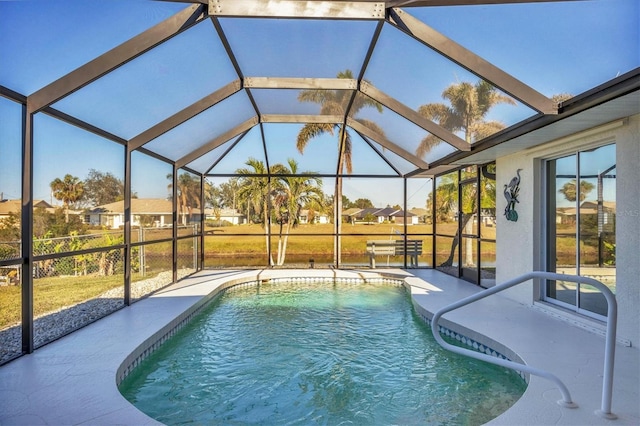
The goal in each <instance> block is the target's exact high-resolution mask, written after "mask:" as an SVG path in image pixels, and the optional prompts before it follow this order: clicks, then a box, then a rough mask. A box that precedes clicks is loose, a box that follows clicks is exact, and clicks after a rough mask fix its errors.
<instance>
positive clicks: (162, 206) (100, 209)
mask: <svg viewBox="0 0 640 426" xmlns="http://www.w3.org/2000/svg"><path fill="white" fill-rule="evenodd" d="M172 211H173V203H172V202H171V201H170V200H167V199H164V198H132V199H131V212H132V213H133V214H171V212H172ZM191 212H192V213H196V214H197V213H200V209H196V208H193V209H192V211H191ZM89 213H94V214H98V213H118V214H123V213H124V201H116V202H113V203H109V204H103V205H101V206H97V207H95V208H93V209H91V210H90V211H89Z"/></svg>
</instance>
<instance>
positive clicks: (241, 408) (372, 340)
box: [120, 283, 525, 425]
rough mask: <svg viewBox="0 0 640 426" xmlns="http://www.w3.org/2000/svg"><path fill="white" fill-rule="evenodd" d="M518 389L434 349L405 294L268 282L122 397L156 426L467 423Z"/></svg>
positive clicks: (195, 328)
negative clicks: (191, 425) (158, 424)
mask: <svg viewBox="0 0 640 426" xmlns="http://www.w3.org/2000/svg"><path fill="white" fill-rule="evenodd" d="M524 390H525V384H524V382H523V381H522V379H521V378H520V377H519V376H518V375H517V374H516V373H514V372H512V371H510V370H506V369H503V368H501V367H497V366H494V365H490V364H487V363H483V362H481V361H477V360H472V359H468V358H466V357H462V356H459V355H457V354H453V353H450V352H448V351H445V350H444V349H442V348H441V347H440V346H439V345H438V344H437V343H436V342H435V340H434V339H433V336H431V331H430V329H429V328H428V326H427V325H426V324H425V323H424V321H422V319H421V318H420V317H419V316H418V315H417V314H416V313H415V312H414V311H413V307H412V305H411V300H410V297H409V295H408V294H407V292H406V290H405V289H404V288H403V287H396V286H393V285H384V284H353V283H348V284H347V283H335V284H331V283H327V284H321V283H266V284H260V285H257V286H255V287H243V288H241V289H234V290H232V291H227V292H226V293H225V294H223V295H222V296H220V297H219V298H217V299H216V300H215V301H213V302H212V303H211V304H210V305H209V306H207V307H206V308H204V309H203V311H202V313H201V314H199V315H198V316H197V317H196V318H195V319H193V320H192V321H191V322H190V323H189V324H188V325H187V326H186V327H185V328H183V329H182V330H181V331H180V332H179V333H178V334H176V336H175V337H173V338H172V339H170V340H169V341H167V343H165V344H164V345H163V346H162V347H161V348H160V349H158V350H157V351H156V352H155V353H153V354H152V355H151V356H149V357H148V358H147V359H146V360H144V361H143V362H142V363H141V364H140V366H139V367H138V368H136V369H135V370H134V371H133V372H132V373H131V374H130V375H129V376H128V377H127V378H126V379H125V380H124V381H123V383H122V384H121V386H120V391H121V392H122V394H123V395H124V396H125V397H126V398H127V399H128V400H129V401H130V402H132V403H133V404H134V405H135V406H136V407H138V408H139V409H140V410H142V411H143V412H145V413H146V414H148V415H149V416H151V417H153V418H155V419H156V420H158V421H161V422H163V423H165V424H183V423H195V424H207V425H214V424H224V425H226V424H269V425H286V424H326V425H337V424H359V425H387V424H389V425H390V424H403V425H410V424H429V425H476V424H482V423H485V422H487V421H489V420H491V419H492V418H494V417H496V416H498V415H499V414H501V413H502V412H504V411H505V410H506V409H508V408H509V407H510V406H511V405H512V404H513V403H514V402H515V401H517V400H518V398H520V396H521V395H522V393H523V392H524Z"/></svg>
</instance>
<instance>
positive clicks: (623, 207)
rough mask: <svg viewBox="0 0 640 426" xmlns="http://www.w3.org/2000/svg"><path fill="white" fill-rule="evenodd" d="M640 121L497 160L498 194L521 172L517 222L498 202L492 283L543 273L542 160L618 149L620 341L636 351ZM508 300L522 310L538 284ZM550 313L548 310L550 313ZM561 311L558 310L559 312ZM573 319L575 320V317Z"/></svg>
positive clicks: (639, 341)
mask: <svg viewBox="0 0 640 426" xmlns="http://www.w3.org/2000/svg"><path fill="white" fill-rule="evenodd" d="M639 128H640V115H635V116H632V117H628V118H626V119H624V120H620V121H617V122H614V123H610V124H609V125H603V126H600V127H599V128H594V129H589V130H586V131H584V132H581V133H579V134H576V135H574V136H571V137H565V138H562V139H560V140H555V141H549V142H548V143H546V144H544V145H541V146H537V147H535V148H532V149H529V150H525V151H521V152H519V153H517V154H513V155H508V156H504V157H500V158H498V159H497V160H496V165H497V177H496V182H497V186H498V193H499V194H500V190H501V189H502V185H503V184H506V183H508V182H509V181H510V180H511V178H512V177H514V176H515V175H516V171H517V170H518V169H522V170H521V172H520V175H521V181H520V194H519V197H518V198H519V200H520V202H519V203H518V204H517V205H516V211H517V212H518V221H517V222H511V221H508V220H507V219H506V218H505V216H504V215H503V214H501V213H502V211H504V208H505V206H506V200H505V199H504V197H501V196H500V195H498V197H497V206H496V207H497V212H498V215H497V238H496V240H497V243H496V245H497V247H496V266H497V267H496V282H497V283H501V282H504V281H506V280H508V279H511V278H514V277H517V276H518V275H521V274H524V273H526V272H530V271H532V270H544V258H543V256H544V254H543V253H544V244H545V241H544V226H543V225H544V220H545V209H546V206H545V205H544V193H545V192H544V191H545V189H544V180H543V167H542V166H543V162H544V161H545V160H546V159H550V158H554V157H558V156H562V155H564V154H570V153H572V152H575V151H576V150H578V149H581V150H584V149H589V148H592V147H597V146H601V145H606V144H608V143H613V142H615V143H616V165H617V169H616V171H617V179H616V204H617V207H616V210H617V218H616V274H617V277H616V296H617V301H618V338H619V340H626V341H627V342H628V343H631V344H632V345H633V346H637V345H640V131H639ZM505 294H506V296H507V297H509V298H512V299H514V300H517V301H518V302H520V303H523V304H526V305H532V304H534V302H537V301H538V300H539V299H540V294H541V292H540V287H539V284H537V283H533V284H532V285H531V284H529V285H527V284H522V285H520V286H517V287H514V288H512V289H510V290H508V291H507V292H505ZM550 309H552V308H550ZM558 310H559V309H558ZM576 315H577V314H576Z"/></svg>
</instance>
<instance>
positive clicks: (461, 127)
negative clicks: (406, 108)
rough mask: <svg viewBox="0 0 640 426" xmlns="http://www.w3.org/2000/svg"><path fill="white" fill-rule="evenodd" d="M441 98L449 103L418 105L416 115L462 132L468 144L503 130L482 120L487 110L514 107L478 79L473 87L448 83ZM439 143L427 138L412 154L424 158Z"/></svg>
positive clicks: (431, 137) (430, 137) (471, 85)
mask: <svg viewBox="0 0 640 426" xmlns="http://www.w3.org/2000/svg"><path fill="white" fill-rule="evenodd" d="M442 97H443V98H444V99H446V100H448V101H449V105H446V104H443V103H433V104H426V105H422V106H421V107H420V108H418V113H420V114H421V115H422V116H423V117H425V118H427V119H429V120H431V121H434V122H436V123H438V124H439V125H440V126H442V127H443V128H445V129H447V130H450V131H452V132H463V133H464V140H465V141H467V143H469V144H471V143H473V142H476V141H478V140H480V139H483V138H485V137H487V136H489V135H491V134H493V133H495V132H497V131H499V130H502V129H503V128H504V127H505V126H504V124H503V123H501V122H499V121H485V119H484V118H485V116H486V115H487V113H488V112H489V110H490V109H491V108H493V107H494V106H496V105H498V104H501V103H506V104H510V105H515V104H516V103H515V101H514V100H513V99H511V98H510V97H508V96H505V95H502V94H500V93H499V92H498V91H497V89H496V88H495V87H493V86H492V85H491V84H490V83H488V82H486V81H484V80H479V81H478V82H477V83H476V84H475V85H473V84H471V83H468V82H462V83H455V84H452V85H450V86H449V87H447V88H446V89H445V90H444V92H442ZM440 142H441V141H440V139H438V138H437V137H435V136H433V135H428V136H427V137H425V138H424V139H423V140H422V141H421V142H420V145H419V146H418V149H416V155H417V156H418V157H424V156H425V155H426V154H427V153H428V152H429V151H431V150H432V149H433V148H434V147H435V146H436V145H438V144H439V143H440Z"/></svg>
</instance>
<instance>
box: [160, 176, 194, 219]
mask: <svg viewBox="0 0 640 426" xmlns="http://www.w3.org/2000/svg"><path fill="white" fill-rule="evenodd" d="M172 176H173V175H172V174H168V175H167V179H172ZM167 188H168V189H169V191H170V192H171V191H172V189H173V184H169V185H168V186H167ZM177 193H178V215H182V224H183V225H186V224H187V215H188V216H189V217H191V214H192V212H193V208H194V207H195V208H197V209H200V207H201V203H200V179H199V178H197V177H195V176H192V175H191V174H190V173H187V172H183V173H179V174H178V185H177Z"/></svg>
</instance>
